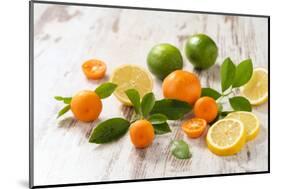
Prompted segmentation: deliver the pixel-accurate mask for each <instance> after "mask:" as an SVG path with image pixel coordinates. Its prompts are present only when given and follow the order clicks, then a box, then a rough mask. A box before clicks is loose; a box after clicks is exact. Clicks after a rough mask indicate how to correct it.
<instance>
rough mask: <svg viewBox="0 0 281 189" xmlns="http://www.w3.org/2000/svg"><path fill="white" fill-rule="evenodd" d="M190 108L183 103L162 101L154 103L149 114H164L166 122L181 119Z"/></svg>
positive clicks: (172, 100) (171, 100)
mask: <svg viewBox="0 0 281 189" xmlns="http://www.w3.org/2000/svg"><path fill="white" fill-rule="evenodd" d="M191 109H192V107H191V106H190V105H189V104H188V103H186V102H183V101H180V100H175V99H162V100H158V101H156V102H155V105H154V107H153V109H152V110H151V112H150V113H151V114H156V113H160V114H164V115H165V116H166V117H167V118H168V120H177V119H181V118H182V117H183V116H184V115H185V114H186V113H188V112H189V111H190V110H191Z"/></svg>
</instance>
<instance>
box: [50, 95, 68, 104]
mask: <svg viewBox="0 0 281 189" xmlns="http://www.w3.org/2000/svg"><path fill="white" fill-rule="evenodd" d="M54 98H55V99H56V100H58V101H63V102H64V103H65V104H70V102H71V100H72V97H62V96H55V97H54Z"/></svg>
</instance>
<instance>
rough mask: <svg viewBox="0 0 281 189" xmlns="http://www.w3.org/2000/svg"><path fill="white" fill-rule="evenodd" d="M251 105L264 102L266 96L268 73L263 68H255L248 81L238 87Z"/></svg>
mask: <svg viewBox="0 0 281 189" xmlns="http://www.w3.org/2000/svg"><path fill="white" fill-rule="evenodd" d="M240 91H241V93H242V95H243V96H245V97H246V98H247V99H248V100H249V101H250V103H251V104H252V105H260V104H262V103H265V102H266V101H267V98H268V73H267V70H266V69H264V68H256V69H254V71H253V75H252V77H251V79H250V81H249V82H248V83H246V84H245V85H244V86H243V87H241V88H240Z"/></svg>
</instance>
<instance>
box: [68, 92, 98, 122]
mask: <svg viewBox="0 0 281 189" xmlns="http://www.w3.org/2000/svg"><path fill="white" fill-rule="evenodd" d="M70 107H71V111H72V113H73V114H74V116H75V117H76V118H77V119H78V120H80V121H85V122H89V121H94V120H96V119H97V118H98V117H99V115H100V113H101V110H102V102H101V99H100V97H99V96H98V95H97V94H96V93H95V92H94V91H89V90H84V91H80V92H79V93H77V94H76V95H75V96H73V98H72V100H71V104H70Z"/></svg>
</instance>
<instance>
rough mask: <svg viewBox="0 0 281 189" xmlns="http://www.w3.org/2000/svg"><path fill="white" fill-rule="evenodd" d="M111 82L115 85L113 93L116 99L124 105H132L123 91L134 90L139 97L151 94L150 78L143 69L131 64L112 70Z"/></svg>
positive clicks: (151, 84)
mask: <svg viewBox="0 0 281 189" xmlns="http://www.w3.org/2000/svg"><path fill="white" fill-rule="evenodd" d="M111 82H113V83H115V84H117V85H118V86H117V88H116V90H115V92H114V95H115V96H116V98H117V99H118V100H119V101H120V102H122V103H123V104H125V105H132V104H131V102H130V100H129V99H128V97H127V95H126V93H125V91H126V90H128V89H136V90H137V91H138V92H139V93H140V96H141V97H143V96H144V95H145V94H146V93H148V92H151V91H152V88H153V81H152V77H151V75H150V73H149V72H147V71H146V70H145V69H143V68H141V67H139V66H136V65H131V64H126V65H123V66H121V67H118V68H116V69H115V70H114V72H113V74H112V77H111Z"/></svg>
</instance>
